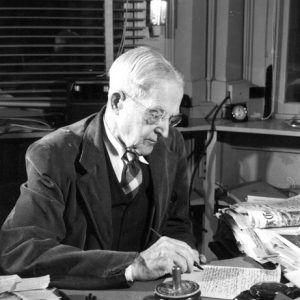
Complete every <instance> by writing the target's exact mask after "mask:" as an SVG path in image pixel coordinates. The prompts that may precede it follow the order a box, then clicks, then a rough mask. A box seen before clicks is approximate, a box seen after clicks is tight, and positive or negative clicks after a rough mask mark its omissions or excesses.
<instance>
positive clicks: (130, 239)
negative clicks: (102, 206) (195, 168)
mask: <svg viewBox="0 0 300 300" xmlns="http://www.w3.org/2000/svg"><path fill="white" fill-rule="evenodd" d="M107 156H108V155H107ZM107 158H108V159H107V160H106V161H107V168H108V174H109V182H110V189H111V197H112V225H113V242H112V247H111V250H116V251H137V252H140V251H142V250H144V247H145V242H146V234H147V232H148V229H149V215H150V211H151V206H152V205H153V203H152V198H153V188H152V183H151V177H150V169H149V166H148V165H146V164H143V163H141V167H142V173H143V182H142V184H141V185H140V186H139V191H138V193H137V194H136V196H135V197H134V198H133V199H132V197H131V196H130V195H125V194H124V192H123V191H122V188H121V185H120V183H119V182H118V179H117V176H116V174H115V172H114V170H113V167H112V165H111V162H110V159H109V157H107Z"/></svg>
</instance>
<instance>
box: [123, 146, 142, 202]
mask: <svg viewBox="0 0 300 300" xmlns="http://www.w3.org/2000/svg"><path fill="white" fill-rule="evenodd" d="M122 160H123V163H124V168H123V171H122V177H121V187H122V190H123V192H124V193H125V194H126V195H129V194H131V196H132V198H134V197H135V195H136V194H137V193H138V190H139V186H140V184H141V183H142V179H143V178H142V169H141V165H140V162H139V159H138V155H137V154H136V153H135V152H134V151H132V150H128V149H127V150H126V152H125V153H124V155H123V157H122Z"/></svg>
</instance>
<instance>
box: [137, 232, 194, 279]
mask: <svg viewBox="0 0 300 300" xmlns="http://www.w3.org/2000/svg"><path fill="white" fill-rule="evenodd" d="M194 261H199V254H198V251H196V250H193V249H192V248H191V247H190V246H189V245H188V244H186V243H185V242H182V241H179V240H175V239H172V238H169V237H165V236H163V237H161V238H160V239H159V240H158V241H157V242H156V243H155V244H153V245H152V246H151V247H150V248H148V249H147V250H145V251H143V252H141V253H140V255H139V256H138V257H137V258H136V259H135V261H134V262H133V264H132V277H133V280H153V279H156V278H159V277H161V276H163V275H165V274H168V273H171V272H172V267H173V266H174V265H176V266H179V267H180V268H181V270H182V272H183V273H185V272H191V271H192V270H193V264H194Z"/></svg>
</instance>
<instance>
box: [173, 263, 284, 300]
mask: <svg viewBox="0 0 300 300" xmlns="http://www.w3.org/2000/svg"><path fill="white" fill-rule="evenodd" d="M203 268H204V270H203V271H200V270H199V271H194V272H193V273H190V274H182V280H191V281H195V282H197V283H198V284H199V286H200V290H201V296H202V297H211V298H222V299H233V298H234V297H235V296H237V295H238V294H239V293H240V292H242V291H244V290H247V289H249V288H250V287H251V286H252V285H253V284H255V283H258V282H261V281H276V282H280V275H281V269H280V267H277V268H276V269H275V270H265V269H258V268H241V267H227V266H213V265H203ZM169 280H170V279H169Z"/></svg>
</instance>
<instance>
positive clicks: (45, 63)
mask: <svg viewBox="0 0 300 300" xmlns="http://www.w3.org/2000/svg"><path fill="white" fill-rule="evenodd" d="M145 2H146V1H137V0H135V1H129V0H127V1H126V0H113V1H111V0H52V1H40V0H31V1H23V0H10V1H1V4H0V49H1V50H0V51H1V54H0V106H15V107H52V106H53V107H64V106H66V105H67V98H68V82H70V81H78V80H85V81H87V80H95V79H97V82H99V84H103V86H104V85H106V84H107V77H106V72H107V70H108V68H109V66H110V64H111V63H112V61H113V59H114V58H115V57H116V56H118V55H119V54H121V53H122V52H123V51H126V49H128V48H132V47H135V46H136V45H137V44H138V43H139V42H140V41H141V40H142V39H143V32H144V29H145V25H146V24H145V19H146V17H145V16H146V3H145Z"/></svg>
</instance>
